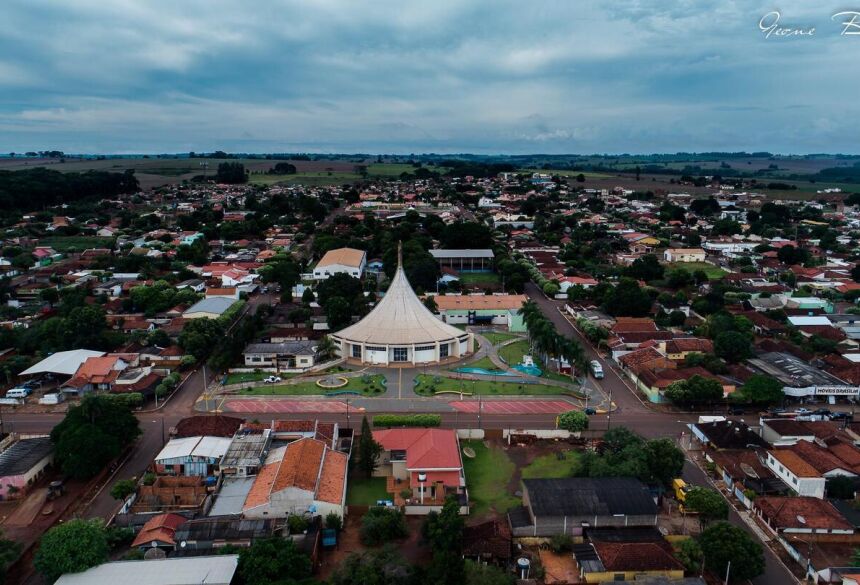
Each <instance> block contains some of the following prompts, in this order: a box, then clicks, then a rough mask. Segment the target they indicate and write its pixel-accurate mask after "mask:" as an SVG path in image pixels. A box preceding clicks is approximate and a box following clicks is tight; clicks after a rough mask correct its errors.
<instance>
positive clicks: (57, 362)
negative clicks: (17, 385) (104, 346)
mask: <svg viewBox="0 0 860 585" xmlns="http://www.w3.org/2000/svg"><path fill="white" fill-rule="evenodd" d="M103 355H105V352H103V351H93V350H90V349H72V350H69V351H58V352H57V353H53V354H51V355H49V356H48V357H46V358H45V359H43V360H42V361H40V362H39V363H38V364H35V365H32V366H30V367H29V368H27V369H26V370H24V371H23V372H21V374H20V375H21V376H32V375H35V374H61V375H63V376H73V375H74V374H75V372H77V371H78V368H79V367H81V364H82V363H84V362H85V361H87V359H89V358H91V357H101V356H103Z"/></svg>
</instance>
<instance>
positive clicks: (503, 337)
mask: <svg viewBox="0 0 860 585" xmlns="http://www.w3.org/2000/svg"><path fill="white" fill-rule="evenodd" d="M481 335H483V336H484V337H486V338H487V339H488V340H489V341H490V343H492V344H493V345H498V344H500V343H502V342H505V341H507V340H509V339H516V338H517V337H519V335H515V334H513V333H502V332H501V331H499V332H496V331H492V332H490V333H481Z"/></svg>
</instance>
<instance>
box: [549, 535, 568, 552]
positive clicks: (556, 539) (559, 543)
mask: <svg viewBox="0 0 860 585" xmlns="http://www.w3.org/2000/svg"><path fill="white" fill-rule="evenodd" d="M549 546H550V548H551V549H552V550H553V552H555V553H563V552H567V551H569V550H572V549H573V539H572V538H571V537H570V535H569V534H556V535H555V536H553V537H552V538H550V539H549Z"/></svg>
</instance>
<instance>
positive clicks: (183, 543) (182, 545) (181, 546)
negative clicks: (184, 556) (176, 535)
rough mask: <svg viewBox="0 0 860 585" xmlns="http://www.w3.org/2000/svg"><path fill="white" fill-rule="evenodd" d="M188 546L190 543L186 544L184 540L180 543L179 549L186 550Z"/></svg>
mask: <svg viewBox="0 0 860 585" xmlns="http://www.w3.org/2000/svg"><path fill="white" fill-rule="evenodd" d="M186 546H188V543H187V542H185V541H184V540H183V541H182V542H180V543H179V548H185V547H186Z"/></svg>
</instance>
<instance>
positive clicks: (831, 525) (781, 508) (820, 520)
mask: <svg viewBox="0 0 860 585" xmlns="http://www.w3.org/2000/svg"><path fill="white" fill-rule="evenodd" d="M755 507H756V508H758V509H759V510H761V512H762V514H764V515H765V516H767V518H768V519H769V520H770V522H771V523H772V524H773V525H774V527H775V528H778V529H779V528H810V529H814V530H850V529H851V528H853V526H852V525H851V524H850V523H849V522H848V521H847V520H846V519H845V517H844V516H843V515H842V514H841V513H840V512H839V510H837V509H836V507H835V506H834V505H833V504H831V503H830V502H828V501H826V500H819V499H818V498H813V497H808V496H792V497H785V498H783V497H776V496H765V497H758V498H756V499H755Z"/></svg>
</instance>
